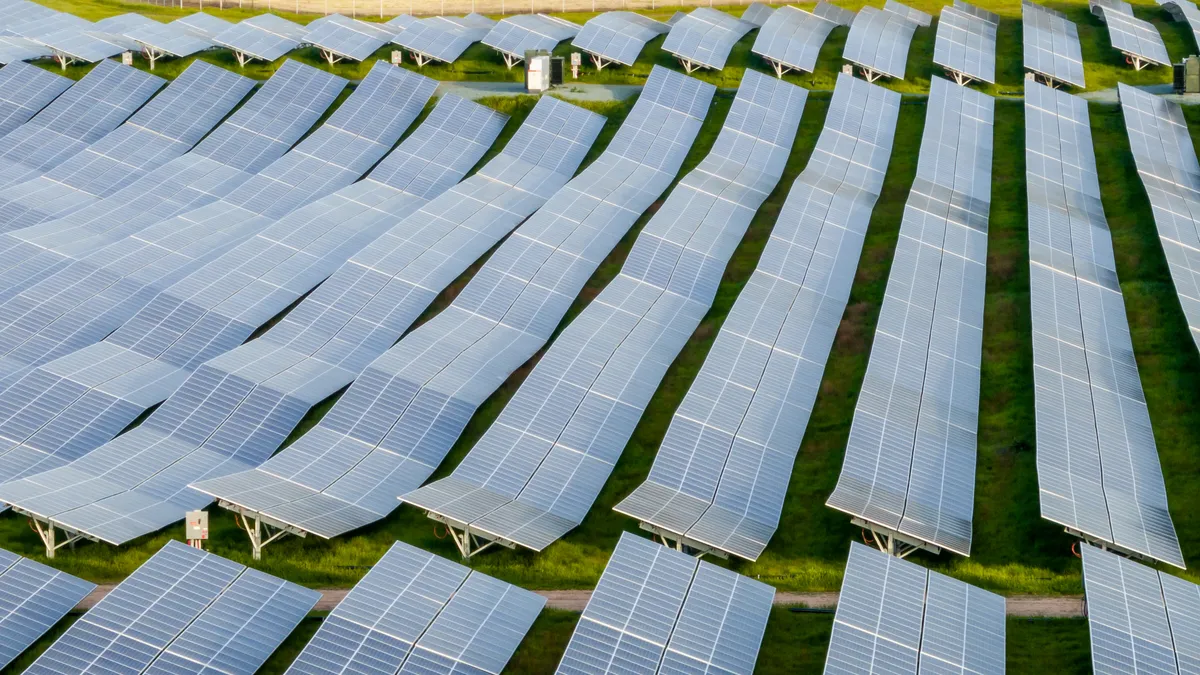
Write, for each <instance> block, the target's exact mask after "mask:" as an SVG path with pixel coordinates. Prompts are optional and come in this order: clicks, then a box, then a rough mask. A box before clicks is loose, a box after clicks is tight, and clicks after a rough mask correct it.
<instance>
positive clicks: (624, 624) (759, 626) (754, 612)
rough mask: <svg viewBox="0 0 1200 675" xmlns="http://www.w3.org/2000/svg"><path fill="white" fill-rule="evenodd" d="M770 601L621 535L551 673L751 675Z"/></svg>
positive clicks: (744, 580)
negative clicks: (704, 674)
mask: <svg viewBox="0 0 1200 675" xmlns="http://www.w3.org/2000/svg"><path fill="white" fill-rule="evenodd" d="M747 72H750V71H747ZM774 597H775V589H774V588H771V587H770V586H768V585H766V584H764V583H762V582H760V581H755V580H753V579H750V578H748V577H744V576H742V575H740V574H737V573H735V572H731V571H729V570H726V569H722V568H720V567H717V566H715V565H711V564H709V563H706V562H700V561H699V560H698V559H696V558H693V557H692V556H689V555H687V554H685V553H680V552H678V551H673V550H671V549H669V548H667V547H665V546H659V545H658V544H655V543H654V542H651V541H650V540H648V539H643V538H642V537H638V536H635V535H632V534H629V533H628V532H622V533H621V540H620V541H619V542H617V546H616V548H615V549H613V553H612V557H610V558H609V560H608V565H607V566H605V568H604V573H603V574H602V575H601V576H600V581H599V582H598V583H597V584H596V590H594V591H593V592H592V596H591V598H590V599H589V600H588V604H587V607H585V608H584V610H583V615H582V616H581V617H579V623H578V624H576V626H575V632H574V634H573V635H571V641H570V642H569V643H567V650H566V652H565V653H564V654H563V657H562V660H561V661H560V662H559V664H558V670H557V671H556V672H558V673H560V674H561V675H573V674H576V673H578V674H579V675H584V674H587V675H593V674H596V673H632V672H636V673H691V672H695V673H706V672H707V673H728V674H729V675H740V674H743V673H744V674H746V675H749V673H752V672H753V671H754V663H755V661H756V660H757V658H758V649H759V645H760V643H761V642H762V637H763V632H764V631H765V630H766V627H767V617H768V616H769V615H770V612H771V602H772V600H773V599H774Z"/></svg>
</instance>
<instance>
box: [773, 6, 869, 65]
mask: <svg viewBox="0 0 1200 675" xmlns="http://www.w3.org/2000/svg"><path fill="white" fill-rule="evenodd" d="M853 20H854V13H853V12H848V11H846V10H844V9H842V8H840V7H835V6H834V5H830V4H829V3H827V2H824V0H822V2H819V3H817V7H816V9H815V10H814V11H813V13H812V14H810V13H808V12H806V11H804V10H802V9H797V8H796V7H791V6H789V5H784V6H782V7H780V8H779V9H777V10H775V12H774V13H773V14H771V16H770V18H768V19H767V21H766V23H764V24H763V26H762V29H761V30H759V31H758V37H756V38H754V46H753V47H751V48H750V51H751V52H753V53H755V54H758V55H759V56H761V57H763V58H764V59H766V61H767V62H768V63H770V64H771V67H773V68H774V69H775V74H776V75H778V76H780V77H782V76H783V74H784V73H786V72H788V71H790V70H802V71H804V72H808V73H811V72H812V71H813V69H814V68H816V66H817V56H819V55H820V53H821V45H822V44H824V43H825V38H827V37H829V33H830V31H832V30H833V29H834V28H837V27H838V26H849V25H850V22H851V21H853Z"/></svg>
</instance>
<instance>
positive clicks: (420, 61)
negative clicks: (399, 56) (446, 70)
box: [408, 51, 433, 68]
mask: <svg viewBox="0 0 1200 675" xmlns="http://www.w3.org/2000/svg"><path fill="white" fill-rule="evenodd" d="M408 54H409V56H411V57H412V60H413V63H415V64H417V67H418V68H424V67H425V65H426V64H429V63H432V62H433V57H431V56H425V55H424V54H422V53H421V52H414V51H409V52H408Z"/></svg>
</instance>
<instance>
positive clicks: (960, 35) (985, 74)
mask: <svg viewBox="0 0 1200 675" xmlns="http://www.w3.org/2000/svg"><path fill="white" fill-rule="evenodd" d="M964 4H965V3H964ZM967 6H968V7H969V6H970V5H967ZM998 27H999V24H998V23H996V22H992V21H990V20H988V19H986V18H982V17H979V16H976V15H975V14H973V13H971V12H969V11H966V10H961V9H958V8H957V7H945V8H943V9H942V15H941V18H940V19H938V29H937V38H936V40H935V41H934V45H933V62H934V63H936V64H938V65H939V66H942V67H943V68H945V69H946V71H947V72H948V73H949V74H950V75H951V76H952V77H954V81H955V82H957V83H958V84H969V83H970V82H971V81H972V80H981V81H983V82H988V83H991V84H995V82H996V31H997V29H998Z"/></svg>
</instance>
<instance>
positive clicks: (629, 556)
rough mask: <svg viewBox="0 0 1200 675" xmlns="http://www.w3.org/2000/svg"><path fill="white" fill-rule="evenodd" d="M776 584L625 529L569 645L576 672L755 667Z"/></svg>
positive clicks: (569, 664)
mask: <svg viewBox="0 0 1200 675" xmlns="http://www.w3.org/2000/svg"><path fill="white" fill-rule="evenodd" d="M774 596H775V589H773V588H771V587H770V586H768V585H766V584H764V583H762V582H759V581H754V580H752V579H750V578H748V577H744V576H741V575H739V574H736V573H734V572H731V571H729V570H724V569H721V568H719V567H716V566H715V565H710V564H709V563H705V562H699V561H698V560H697V559H696V558H693V557H692V556H689V555H687V554H685V553H680V552H678V551H674V550H671V549H669V548H667V547H665V546H659V545H657V544H655V543H653V542H651V541H649V540H647V539H643V538H641V537H638V536H635V535H632V534H629V533H628V532H622V533H621V539H620V541H618V542H617V546H616V548H615V549H613V553H612V557H610V558H609V560H608V565H606V566H605V568H604V573H603V574H601V575H600V581H599V582H598V583H597V584H596V590H594V591H593V592H592V595H591V598H590V599H589V600H588V604H587V606H586V607H585V608H584V610H583V615H582V616H581V617H580V618H579V623H578V624H576V626H575V632H574V634H572V636H571V641H570V642H569V643H567V649H566V652H565V653H564V654H563V657H562V660H561V661H560V662H559V664H558V670H557V672H558V673H560V674H562V675H570V674H573V673H579V674H583V673H588V674H592V673H627V672H639V673H678V672H710V673H717V672H720V673H731V674H734V673H751V672H753V670H754V662H755V660H756V657H757V654H758V648H759V644H760V643H761V642H762V636H763V632H764V630H765V629H766V623H767V617H768V615H769V614H770V611H771V602H772V600H773V598H774Z"/></svg>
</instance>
